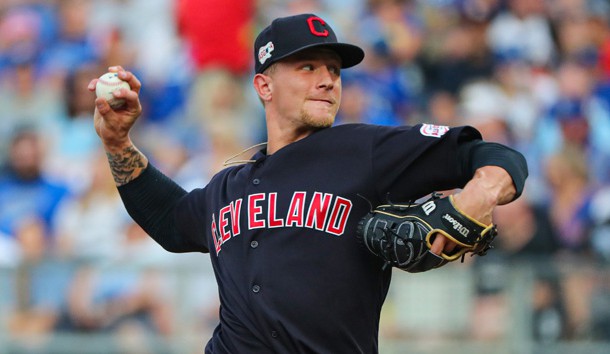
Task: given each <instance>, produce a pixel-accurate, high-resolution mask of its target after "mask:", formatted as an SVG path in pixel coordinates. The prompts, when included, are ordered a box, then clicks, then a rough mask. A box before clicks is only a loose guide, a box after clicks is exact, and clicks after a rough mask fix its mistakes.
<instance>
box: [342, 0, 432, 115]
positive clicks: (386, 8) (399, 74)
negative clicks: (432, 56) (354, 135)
mask: <svg viewBox="0 0 610 354" xmlns="http://www.w3.org/2000/svg"><path fill="white" fill-rule="evenodd" d="M411 5H412V4H411V2H410V1H407V0H370V1H368V6H369V12H366V13H365V14H364V15H363V18H362V19H361V25H360V26H359V29H358V31H359V32H358V38H359V42H360V43H362V45H363V47H364V48H365V51H366V53H367V55H366V57H365V59H364V61H363V65H362V66H361V67H360V68H358V69H357V70H355V71H353V72H349V73H347V72H346V73H345V76H344V79H345V81H346V83H347V85H346V90H348V94H350V93H353V94H354V95H358V90H359V89H358V86H360V90H364V91H365V92H366V96H368V97H367V98H366V100H365V105H363V106H362V107H360V108H359V109H360V110H361V111H362V112H361V113H359V114H357V115H359V116H360V117H359V118H356V117H344V116H343V115H342V114H339V115H338V116H337V121H338V122H339V123H343V122H347V121H349V120H350V119H351V120H354V119H362V120H361V121H362V122H365V123H373V124H381V125H399V124H405V123H407V122H408V121H409V119H410V115H411V114H412V113H414V110H415V108H416V107H415V102H414V99H415V97H416V96H417V95H419V92H420V90H421V87H419V85H418V83H419V82H420V80H418V79H414V77H413V76H412V74H413V72H412V69H413V68H412V66H413V64H414V60H415V58H416V56H417V55H418V53H419V51H420V48H421V41H422V32H421V24H420V23H419V20H418V18H417V16H416V15H415V13H414V11H413V8H412V6H411ZM344 101H347V99H346V100H344ZM348 104H349V103H348ZM349 113H350V112H348V114H349ZM352 115H353V112H352ZM411 123H413V121H412V120H411Z"/></svg>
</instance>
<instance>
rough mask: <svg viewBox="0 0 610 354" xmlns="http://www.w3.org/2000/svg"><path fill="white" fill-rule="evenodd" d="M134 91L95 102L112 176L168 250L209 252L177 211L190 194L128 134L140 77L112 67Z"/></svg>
mask: <svg viewBox="0 0 610 354" xmlns="http://www.w3.org/2000/svg"><path fill="white" fill-rule="evenodd" d="M109 71H111V72H117V73H118V75H119V78H120V79H121V80H124V81H127V82H128V83H129V86H130V87H131V90H127V89H124V88H122V89H120V90H118V91H116V92H114V93H113V94H114V96H115V97H116V98H121V99H124V100H125V104H124V105H123V106H121V107H118V108H114V109H113V108H112V107H110V105H109V104H108V102H107V101H106V100H105V99H103V98H97V99H96V100H95V112H94V118H93V119H94V125H95V131H96V132H97V134H98V135H99V137H100V139H101V140H102V144H103V145H104V150H105V151H106V156H107V157H108V163H109V165H110V170H111V171H112V176H113V177H114V181H115V183H116V185H117V188H118V190H119V193H120V195H121V198H122V200H123V204H124V205H125V209H127V212H128V213H129V215H130V216H131V217H132V219H133V220H134V221H135V222H136V223H138V225H140V226H141V227H142V228H143V229H144V230H145V231H146V233H148V235H150V236H151V237H152V238H153V239H154V240H155V241H156V242H157V243H159V244H160V245H161V246H162V247H163V248H165V249H166V250H168V251H171V252H187V251H193V250H198V251H203V252H205V251H207V248H206V246H205V245H201V244H196V243H194V242H193V241H192V240H189V239H188V238H186V237H184V236H183V235H182V234H181V233H180V231H179V230H178V227H177V226H176V220H175V217H174V213H173V211H174V209H175V207H176V205H177V204H178V202H179V201H180V200H181V198H182V197H183V196H185V195H186V194H187V193H186V191H185V190H184V189H182V188H181V187H180V186H178V185H177V184H176V183H175V182H174V181H172V180H171V179H170V178H168V177H167V176H165V175H163V174H162V173H161V172H160V171H158V170H157V169H156V168H154V166H151V165H150V164H149V162H148V159H147V158H146V156H144V154H143V153H141V152H140V151H139V150H138V149H137V147H136V146H135V145H134V144H133V142H132V141H131V138H130V137H129V132H130V130H131V128H132V127H133V125H134V124H135V122H136V121H137V119H138V118H139V117H140V115H141V114H142V106H141V104H140V100H139V96H138V95H139V92H140V88H141V87H142V85H141V83H140V81H139V80H138V79H137V78H136V76H134V75H133V74H132V73H131V72H129V71H126V70H124V69H123V68H122V67H120V66H114V67H110V68H109ZM97 81H98V80H97V79H93V80H91V82H90V83H89V85H88V87H87V88H88V89H89V91H92V92H94V91H95V87H96V85H97Z"/></svg>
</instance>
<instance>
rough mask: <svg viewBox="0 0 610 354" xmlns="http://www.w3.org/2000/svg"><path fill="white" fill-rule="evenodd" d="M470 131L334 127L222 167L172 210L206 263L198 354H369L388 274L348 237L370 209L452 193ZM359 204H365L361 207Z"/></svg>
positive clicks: (461, 177) (464, 172)
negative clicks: (210, 287)
mask: <svg viewBox="0 0 610 354" xmlns="http://www.w3.org/2000/svg"><path fill="white" fill-rule="evenodd" d="M478 139H481V136H480V134H479V133H478V132H477V131H476V130H475V129H473V128H470V127H460V128H453V129H448V128H446V127H439V126H432V125H417V126H413V127H383V126H372V125H361V124H353V125H340V126H336V127H333V128H329V129H323V130H320V131H318V132H316V133H314V134H312V135H310V136H308V137H306V138H304V139H302V140H299V141H297V142H295V143H292V144H290V145H287V146H285V147H284V148H282V149H280V150H279V151H277V152H276V153H274V154H273V155H266V154H265V152H264V150H263V151H260V152H258V153H256V154H255V155H254V157H253V160H254V162H252V163H247V164H244V165H240V166H235V167H230V168H227V169H224V170H223V171H221V172H220V173H218V174H217V175H216V176H215V177H214V178H213V179H212V180H211V181H210V183H209V184H208V185H207V186H206V187H205V188H201V189H196V190H194V191H192V192H190V193H188V194H187V195H186V196H184V197H183V198H182V199H181V200H180V202H179V204H178V205H177V207H176V208H175V210H174V215H176V224H177V225H178V228H179V230H180V237H181V240H182V241H183V242H184V244H187V245H189V246H188V249H189V250H190V251H200V252H209V253H210V257H211V261H212V264H213V267H214V271H215V274H216V278H217V281H218V287H219V296H220V304H221V308H220V324H219V325H218V327H217V328H216V330H215V332H214V335H213V338H212V339H211V340H210V342H209V343H208V346H207V348H206V352H208V353H212V352H213V353H270V352H276V353H376V352H377V345H378V338H377V336H378V329H379V317H380V312H381V307H382V304H383V302H384V299H385V297H386V294H387V291H388V288H389V285H390V278H391V270H390V269H385V270H382V265H383V264H382V261H381V260H380V259H379V258H377V257H375V256H374V255H372V254H371V253H369V252H368V251H367V250H366V248H365V247H363V245H362V244H360V243H359V241H358V239H357V238H356V236H355V234H356V232H355V230H356V226H357V223H358V221H359V219H360V218H361V217H362V216H364V215H365V214H366V213H367V212H368V211H369V210H370V207H371V204H373V205H377V204H380V203H381V202H386V201H387V199H388V198H389V199H390V200H392V201H396V202H398V201H407V200H415V199H418V198H420V197H423V196H425V195H427V194H429V193H431V192H433V191H438V190H447V189H452V188H459V187H463V186H464V184H465V183H466V182H467V181H469V180H470V179H471V178H472V171H470V170H468V168H467V166H468V164H467V161H466V162H464V157H463V156H458V154H459V152H460V149H458V147H459V146H460V144H462V143H465V142H469V141H473V140H478ZM369 203H371V204H369Z"/></svg>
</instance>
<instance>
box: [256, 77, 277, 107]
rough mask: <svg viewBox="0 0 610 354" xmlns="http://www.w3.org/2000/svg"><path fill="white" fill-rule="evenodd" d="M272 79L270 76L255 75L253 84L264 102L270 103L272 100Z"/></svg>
mask: <svg viewBox="0 0 610 354" xmlns="http://www.w3.org/2000/svg"><path fill="white" fill-rule="evenodd" d="M272 81H273V80H272V79H271V77H270V76H267V75H265V74H256V75H254V79H253V84H254V89H255V90H256V93H257V94H258V97H259V98H260V99H261V100H263V101H269V100H270V99H271V92H272V87H273V83H272Z"/></svg>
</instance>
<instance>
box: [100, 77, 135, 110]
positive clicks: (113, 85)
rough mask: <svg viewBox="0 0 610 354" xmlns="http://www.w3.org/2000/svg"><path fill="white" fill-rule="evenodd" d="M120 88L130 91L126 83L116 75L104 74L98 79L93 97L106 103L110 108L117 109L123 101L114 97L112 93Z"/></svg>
mask: <svg viewBox="0 0 610 354" xmlns="http://www.w3.org/2000/svg"><path fill="white" fill-rule="evenodd" d="M121 88H126V89H128V90H130V89H131V87H130V86H129V84H128V83H127V81H123V80H121V79H119V75H118V73H106V74H104V75H102V76H100V78H99V79H98V81H97V85H96V86H95V95H96V96H97V97H101V98H103V99H105V100H106V101H108V104H109V105H110V107H112V108H117V107H120V106H122V105H123V103H125V100H124V99H121V98H116V97H114V96H113V95H112V93H113V92H114V91H116V90H119V89H121Z"/></svg>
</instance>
